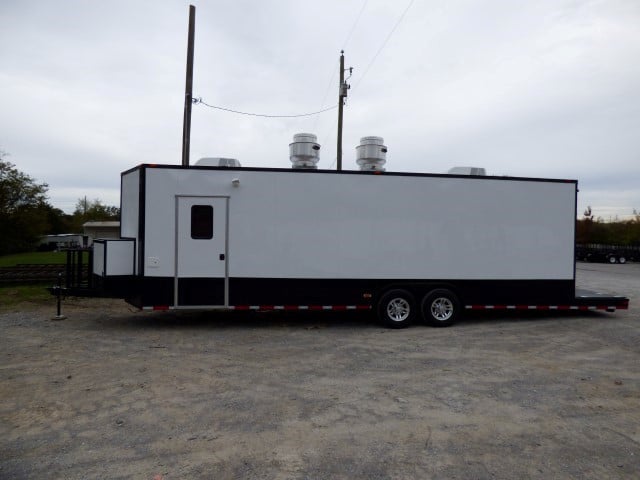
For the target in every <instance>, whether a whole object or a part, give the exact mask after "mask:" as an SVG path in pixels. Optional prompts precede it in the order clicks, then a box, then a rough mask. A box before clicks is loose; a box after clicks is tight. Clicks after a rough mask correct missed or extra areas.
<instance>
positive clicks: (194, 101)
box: [193, 98, 338, 118]
mask: <svg viewBox="0 0 640 480" xmlns="http://www.w3.org/2000/svg"><path fill="white" fill-rule="evenodd" d="M193 103H195V104H202V105H204V106H205V107H209V108H215V109H216V110H223V111H225V112H231V113H237V114H239V115H249V116H251V117H265V118H297V117H310V116H312V115H318V114H319V113H324V112H328V111H329V110H333V109H334V108H338V105H333V106H332V107H328V108H325V109H323V110H318V111H317V112H309V113H299V114H296V115H268V114H266V113H251V112H241V111H239V110H234V109H232V108H226V107H220V106H218V105H210V104H208V103H207V102H205V101H204V100H202V98H194V99H193Z"/></svg>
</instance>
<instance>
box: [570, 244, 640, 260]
mask: <svg viewBox="0 0 640 480" xmlns="http://www.w3.org/2000/svg"><path fill="white" fill-rule="evenodd" d="M576 259H578V260H583V261H585V262H600V263H627V262H637V261H638V260H640V246H638V245H605V244H599V243H589V244H578V245H576Z"/></svg>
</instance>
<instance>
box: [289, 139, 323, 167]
mask: <svg viewBox="0 0 640 480" xmlns="http://www.w3.org/2000/svg"><path fill="white" fill-rule="evenodd" d="M317 140H318V137H316V136H315V135H314V134H312V133H296V134H295V135H294V136H293V143H290V144H289V160H291V168H300V169H306V170H316V169H317V168H318V166H317V163H318V161H319V160H320V145H319V144H318V143H317Z"/></svg>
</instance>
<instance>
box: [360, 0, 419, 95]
mask: <svg viewBox="0 0 640 480" xmlns="http://www.w3.org/2000/svg"><path fill="white" fill-rule="evenodd" d="M413 2H415V0H410V1H409V4H408V5H407V7H406V8H405V9H404V11H403V12H402V15H400V17H399V18H398V21H396V23H395V25H394V26H393V28H392V29H391V31H390V32H389V34H388V35H387V38H385V39H384V42H382V45H381V46H380V48H379V49H378V51H377V52H376V54H375V55H374V56H373V58H372V59H371V61H370V62H369V65H367V68H365V69H364V72H362V76H361V77H360V80H358V83H356V84H355V85H354V87H353V88H354V89H356V88H358V85H360V83H362V80H363V79H364V77H365V75H366V74H367V72H368V71H369V69H370V68H371V66H372V65H373V62H375V61H376V58H378V55H380V52H382V50H383V49H384V47H385V46H386V45H387V42H389V39H390V38H391V36H392V35H393V32H395V31H396V28H398V25H400V23H401V22H402V20H403V19H404V17H405V15H406V14H407V12H408V11H409V9H410V8H411V5H413Z"/></svg>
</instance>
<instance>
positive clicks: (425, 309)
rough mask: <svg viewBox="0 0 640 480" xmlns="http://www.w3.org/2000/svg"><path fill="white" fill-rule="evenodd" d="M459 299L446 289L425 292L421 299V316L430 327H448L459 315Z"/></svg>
mask: <svg viewBox="0 0 640 480" xmlns="http://www.w3.org/2000/svg"><path fill="white" fill-rule="evenodd" d="M460 310H461V306H460V300H458V297H456V295H455V294H454V293H453V292H452V291H450V290H447V289H444V288H439V289H437V290H432V291H431V292H429V293H427V294H426V295H425V297H424V299H423V300H422V317H423V318H424V320H425V322H427V323H428V324H429V325H431V326H432V327H448V326H451V325H453V324H454V323H455V322H456V321H457V319H458V317H459V316H460Z"/></svg>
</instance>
